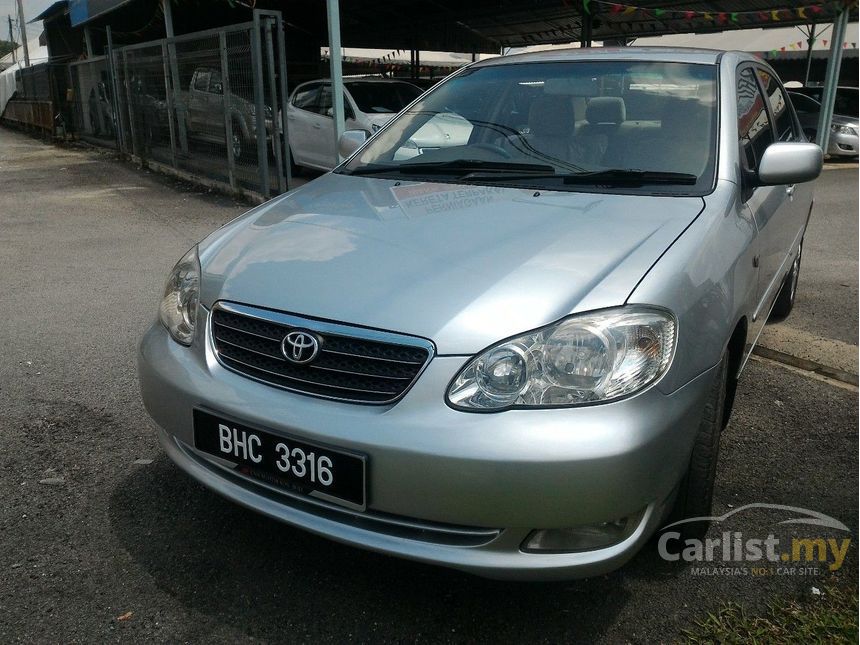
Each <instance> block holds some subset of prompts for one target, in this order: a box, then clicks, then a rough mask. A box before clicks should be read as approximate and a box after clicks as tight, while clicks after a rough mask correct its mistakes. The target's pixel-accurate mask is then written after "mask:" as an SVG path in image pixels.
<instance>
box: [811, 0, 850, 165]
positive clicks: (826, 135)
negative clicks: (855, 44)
mask: <svg viewBox="0 0 860 645" xmlns="http://www.w3.org/2000/svg"><path fill="white" fill-rule="evenodd" d="M847 27H848V9H847V8H843V9H842V10H841V11H840V12H839V14H838V15H837V16H836V20H835V21H834V23H833V33H832V34H831V36H832V40H831V41H830V57H829V58H828V59H827V74H826V75H825V77H824V92H823V93H822V95H821V112H820V114H819V117H818V134H817V136H816V139H817V141H816V143H818V145H819V146H821V149H822V150H823V151H824V154H827V147H828V145H830V123H831V121H833V104H834V103H835V102H836V86H837V85H839V71H840V69H841V67H842V43H843V41H844V40H845V29H846V28H847Z"/></svg>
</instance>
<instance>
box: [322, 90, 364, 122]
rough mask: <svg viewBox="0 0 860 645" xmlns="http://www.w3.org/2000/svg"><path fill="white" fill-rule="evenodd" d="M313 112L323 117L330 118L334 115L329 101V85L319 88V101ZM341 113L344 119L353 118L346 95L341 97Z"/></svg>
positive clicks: (353, 114)
mask: <svg viewBox="0 0 860 645" xmlns="http://www.w3.org/2000/svg"><path fill="white" fill-rule="evenodd" d="M313 111H314V112H317V113H318V114H322V115H323V116H332V115H333V114H334V106H333V105H332V101H331V85H323V86H322V88H320V94H319V101H318V102H317V105H316V107H315V108H314V110H313ZM343 112H344V117H345V118H347V119H354V118H355V113H354V112H353V111H352V106H351V105H350V104H349V99H348V98H346V93H344V95H343Z"/></svg>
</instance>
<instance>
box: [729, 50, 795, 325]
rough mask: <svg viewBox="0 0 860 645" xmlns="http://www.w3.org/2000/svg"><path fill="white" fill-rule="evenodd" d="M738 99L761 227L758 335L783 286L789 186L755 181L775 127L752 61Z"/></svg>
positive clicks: (742, 147) (743, 70)
mask: <svg viewBox="0 0 860 645" xmlns="http://www.w3.org/2000/svg"><path fill="white" fill-rule="evenodd" d="M737 101H738V107H737V111H738V138H739V141H738V145H739V158H740V164H741V172H742V173H743V175H744V177H745V180H744V184H745V186H744V191H743V196H742V199H743V200H744V205H745V207H746V208H748V209H749V213H750V215H751V216H752V218H753V219H754V221H755V224H756V229H757V231H758V235H757V239H756V247H757V250H756V256H755V261H754V263H755V264H757V265H758V284H757V287H756V301H757V304H756V308H755V311H754V312H753V328H752V331H753V332H754V334H753V336H752V338H755V337H756V336H757V333H758V331H760V328H761V326H762V325H764V323H765V321H766V320H767V316H768V314H769V313H770V308H771V305H772V304H773V299H774V298H775V297H776V293H777V291H778V289H779V280H780V278H781V275H780V267H781V265H782V260H783V250H782V239H783V233H782V231H780V230H779V229H780V227H781V226H784V220H785V219H786V218H788V217H789V215H788V212H787V202H788V195H787V194H786V189H785V186H755V184H754V182H753V178H754V177H755V175H756V173H757V172H758V166H759V163H760V162H761V158H762V156H763V155H764V151H765V150H766V149H767V147H768V146H769V145H771V144H772V143H773V142H774V134H773V131H774V128H773V125H772V123H771V116H770V113H769V111H768V109H767V105H766V103H765V97H764V94H763V93H762V90H761V88H760V86H759V83H758V80H757V78H756V73H755V68H754V67H753V65H751V64H746V65H742V66H741V67H739V68H738V74H737Z"/></svg>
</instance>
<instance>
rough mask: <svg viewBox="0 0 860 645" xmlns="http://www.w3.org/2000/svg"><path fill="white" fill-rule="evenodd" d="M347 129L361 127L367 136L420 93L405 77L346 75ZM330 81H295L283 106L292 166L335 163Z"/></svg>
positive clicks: (321, 167) (319, 166)
mask: <svg viewBox="0 0 860 645" xmlns="http://www.w3.org/2000/svg"><path fill="white" fill-rule="evenodd" d="M343 86H344V93H343V104H344V111H345V113H346V129H347V130H364V131H366V132H367V134H368V136H369V135H370V134H373V133H374V132H376V131H377V130H378V129H379V128H380V127H382V126H383V125H385V124H386V123H388V122H389V121H390V120H391V118H392V117H393V116H394V115H395V114H397V113H398V112H400V110H402V109H403V108H404V107H406V106H407V105H409V104H410V103H411V102H412V101H413V100H415V99H416V98H418V96H419V95H420V94H421V89H420V88H419V87H416V86H415V85H413V84H412V83H407V82H405V81H396V80H388V79H381V78H372V79H347V80H345V81H344V83H343ZM332 115H333V108H332V100H331V82H330V81H327V80H319V81H310V82H308V83H303V84H301V85H299V86H298V87H297V88H296V89H295V90H294V91H293V93H292V96H290V103H289V105H288V106H287V119H288V120H289V138H290V153H291V154H292V163H293V167H294V168H295V167H296V166H298V167H307V168H316V169H318V170H331V169H332V168H334V167H335V166H336V165H337V156H336V154H335V141H334V119H333V118H332Z"/></svg>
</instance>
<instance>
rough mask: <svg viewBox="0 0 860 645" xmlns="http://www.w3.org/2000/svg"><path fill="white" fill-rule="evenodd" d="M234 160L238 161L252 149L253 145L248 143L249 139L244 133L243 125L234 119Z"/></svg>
mask: <svg viewBox="0 0 860 645" xmlns="http://www.w3.org/2000/svg"><path fill="white" fill-rule="evenodd" d="M232 147H233V161H234V162H237V161H240V160H241V159H242V155H243V154H247V152H248V151H249V150H250V149H251V146H250V145H249V143H248V139H247V138H245V136H244V135H243V134H242V127H241V126H240V125H239V124H238V123H237V122H236V121H233V142H232Z"/></svg>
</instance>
